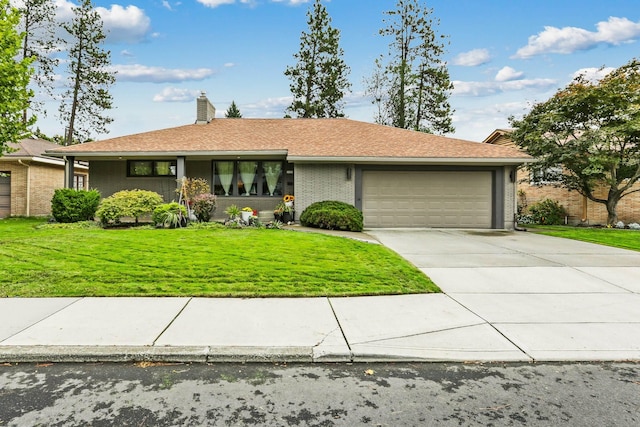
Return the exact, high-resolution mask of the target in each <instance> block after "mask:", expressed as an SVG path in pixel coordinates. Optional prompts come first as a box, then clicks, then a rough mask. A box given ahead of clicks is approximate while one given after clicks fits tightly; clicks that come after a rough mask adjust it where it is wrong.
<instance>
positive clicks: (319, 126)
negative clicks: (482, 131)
mask: <svg viewBox="0 0 640 427" xmlns="http://www.w3.org/2000/svg"><path fill="white" fill-rule="evenodd" d="M273 151H280V152H286V153H287V156H288V158H290V159H298V160H301V159H309V160H313V158H327V160H329V158H334V159H336V160H338V159H358V158H366V159H369V160H375V159H386V160H388V161H393V160H394V159H412V158H413V159H471V158H473V159H504V160H511V161H516V160H526V158H527V156H526V155H523V154H522V153H521V152H519V151H518V150H515V149H513V148H509V147H500V146H493V145H489V144H481V143H477V142H471V141H464V140H460V139H453V138H447V137H443V136H438V135H430V134H426V133H422V132H414V131H409V130H404V129H398V128H393V127H388V126H381V125H377V124H372V123H365V122H359V121H354V120H348V119H214V120H212V121H211V122H210V123H208V124H203V125H197V124H193V125H187V126H180V127H175V128H169V129H163V130H156V131H151V132H145V133H139V134H135V135H128V136H122V137H118V138H112V139H107V140H103V141H95V142H88V143H85V144H81V145H74V146H69V147H61V148H57V149H55V150H51V151H50V153H56V154H58V155H62V154H69V155H77V156H85V157H95V156H100V155H105V156H106V155H108V154H116V155H122V156H126V155H135V154H138V155H142V154H143V153H144V154H154V155H160V154H167V155H189V154H195V153H199V154H204V153H212V154H213V153H216V152H218V153H220V152H226V153H241V152H265V153H268V152H273Z"/></svg>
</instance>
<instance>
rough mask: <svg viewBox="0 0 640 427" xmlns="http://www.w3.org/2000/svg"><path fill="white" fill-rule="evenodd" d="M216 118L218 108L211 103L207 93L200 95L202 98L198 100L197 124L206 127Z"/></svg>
mask: <svg viewBox="0 0 640 427" xmlns="http://www.w3.org/2000/svg"><path fill="white" fill-rule="evenodd" d="M215 117H216V107H214V106H213V104H211V102H209V99H208V98H207V94H206V93H205V92H201V93H200V97H199V98H198V99H197V115H196V124H198V125H206V124H207V123H209V122H210V121H211V120H213V119H214V118H215Z"/></svg>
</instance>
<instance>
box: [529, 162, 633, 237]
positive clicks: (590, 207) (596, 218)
mask: <svg viewBox="0 0 640 427" xmlns="http://www.w3.org/2000/svg"><path fill="white" fill-rule="evenodd" d="M633 188H635V189H640V183H636V185H634V187H633ZM518 190H522V191H524V193H525V196H526V203H527V205H529V206H531V205H532V204H534V203H536V202H539V201H541V200H544V199H551V200H555V201H557V202H558V203H560V204H561V205H562V206H563V207H564V208H565V209H566V210H567V214H568V221H569V223H570V224H580V223H584V224H588V225H596V224H606V223H607V208H606V206H605V205H604V204H602V203H596V202H593V201H591V200H588V199H586V198H585V197H583V196H582V195H581V194H579V193H578V192H577V191H569V190H567V189H566V188H562V187H556V186H554V185H552V184H534V185H532V184H531V183H530V179H529V172H528V171H527V170H526V169H521V170H520V171H518ZM606 194H607V190H606V189H605V188H600V189H599V190H598V191H596V197H601V198H604V199H606V198H607V196H606ZM617 213H618V220H620V221H622V222H624V223H625V224H628V223H631V222H637V223H640V192H637V193H632V194H630V195H628V196H626V197H623V198H622V200H620V202H618V208H617Z"/></svg>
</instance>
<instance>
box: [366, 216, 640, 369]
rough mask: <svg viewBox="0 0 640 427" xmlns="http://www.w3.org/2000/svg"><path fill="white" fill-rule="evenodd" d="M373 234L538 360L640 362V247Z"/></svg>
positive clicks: (510, 236)
mask: <svg viewBox="0 0 640 427" xmlns="http://www.w3.org/2000/svg"><path fill="white" fill-rule="evenodd" d="M368 233H369V234H371V235H373V236H374V237H376V238H377V239H379V240H380V242H381V243H383V244H384V245H385V246H387V247H389V248H391V249H393V250H394V251H396V252H398V253H399V254H400V255H402V256H403V257H405V258H406V259H408V260H409V261H411V262H412V263H413V264H414V265H416V266H417V267H418V268H420V269H421V270H422V271H423V272H424V273H425V274H426V275H428V276H429V277H430V278H431V279H432V280H433V281H434V282H435V283H436V284H437V285H438V286H440V288H441V289H442V290H443V291H444V293H445V294H446V296H447V297H448V298H449V299H451V300H453V301H455V302H456V303H458V304H460V305H461V306H463V307H465V308H466V309H468V310H469V311H470V312H472V313H473V314H475V315H476V316H478V317H479V318H480V319H482V320H483V321H484V322H486V325H490V327H491V329H492V330H493V331H494V332H496V333H497V334H499V335H500V336H502V337H504V338H505V339H506V340H508V341H509V342H510V343H511V344H513V345H514V346H516V347H517V348H518V349H519V350H521V351H522V352H523V353H525V354H526V355H528V356H529V357H531V358H532V359H534V360H600V359H602V360H626V359H640V253H639V252H635V251H628V250H623V249H616V248H611V247H607V246H601V245H595V244H590V243H584V242H578V241H573V240H568V239H560V238H554V237H548V236H543V235H539V234H534V233H530V232H506V231H496V230H442V229H438V230H435V229H433V230H374V231H368ZM639 237H640V235H639ZM474 327H476V328H477V327H478V325H474ZM484 333H487V331H486V329H485V330H484Z"/></svg>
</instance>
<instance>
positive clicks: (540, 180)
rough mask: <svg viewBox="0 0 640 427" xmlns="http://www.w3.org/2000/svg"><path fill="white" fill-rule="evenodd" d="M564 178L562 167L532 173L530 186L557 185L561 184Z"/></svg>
mask: <svg viewBox="0 0 640 427" xmlns="http://www.w3.org/2000/svg"><path fill="white" fill-rule="evenodd" d="M561 178H562V167H560V166H553V167H550V168H546V169H544V170H538V171H533V172H531V175H530V184H531V185H545V184H555V183H558V182H560V180H561Z"/></svg>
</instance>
